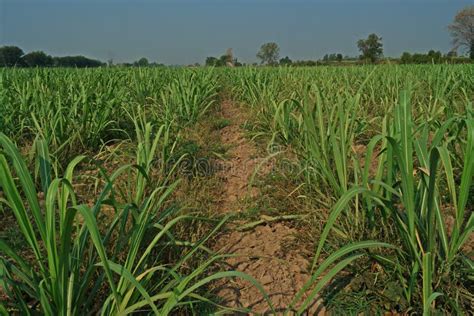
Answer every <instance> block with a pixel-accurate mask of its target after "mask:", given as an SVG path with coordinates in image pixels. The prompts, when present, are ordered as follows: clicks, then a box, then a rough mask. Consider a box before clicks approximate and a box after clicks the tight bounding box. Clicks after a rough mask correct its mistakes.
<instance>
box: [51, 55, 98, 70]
mask: <svg viewBox="0 0 474 316" xmlns="http://www.w3.org/2000/svg"><path fill="white" fill-rule="evenodd" d="M53 63H54V66H57V67H77V68H92V67H101V66H105V64H104V63H103V62H101V61H99V60H95V59H90V58H87V57H84V56H64V57H53Z"/></svg>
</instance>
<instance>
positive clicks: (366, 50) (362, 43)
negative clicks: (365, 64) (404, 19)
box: [357, 34, 383, 62]
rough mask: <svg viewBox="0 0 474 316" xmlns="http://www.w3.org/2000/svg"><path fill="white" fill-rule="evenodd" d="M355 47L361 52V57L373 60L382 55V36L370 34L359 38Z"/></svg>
mask: <svg viewBox="0 0 474 316" xmlns="http://www.w3.org/2000/svg"><path fill="white" fill-rule="evenodd" d="M357 47H358V48H359V50H360V52H361V53H362V55H361V56H360V57H361V59H365V60H370V61H371V62H375V61H377V59H379V58H380V57H382V56H383V44H382V38H381V37H379V36H378V35H377V34H370V35H369V36H368V37H367V39H365V40H364V39H360V40H359V41H357Z"/></svg>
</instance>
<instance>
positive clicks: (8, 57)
mask: <svg viewBox="0 0 474 316" xmlns="http://www.w3.org/2000/svg"><path fill="white" fill-rule="evenodd" d="M23 54H24V53H23V50H22V49H21V48H20V47H17V46H2V47H0V67H13V66H16V65H18V64H19V63H20V62H21V56H23Z"/></svg>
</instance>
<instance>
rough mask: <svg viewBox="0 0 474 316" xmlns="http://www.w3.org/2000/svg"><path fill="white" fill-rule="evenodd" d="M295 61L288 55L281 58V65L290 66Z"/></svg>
mask: <svg viewBox="0 0 474 316" xmlns="http://www.w3.org/2000/svg"><path fill="white" fill-rule="evenodd" d="M292 63H293V61H292V60H291V59H290V57H288V56H286V57H285V58H282V59H280V65H282V66H289V65H291V64H292Z"/></svg>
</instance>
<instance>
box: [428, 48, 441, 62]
mask: <svg viewBox="0 0 474 316" xmlns="http://www.w3.org/2000/svg"><path fill="white" fill-rule="evenodd" d="M442 57H443V55H442V54H441V52H440V51H434V50H430V51H429V52H428V62H432V63H439V62H440V61H441V58H442Z"/></svg>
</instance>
